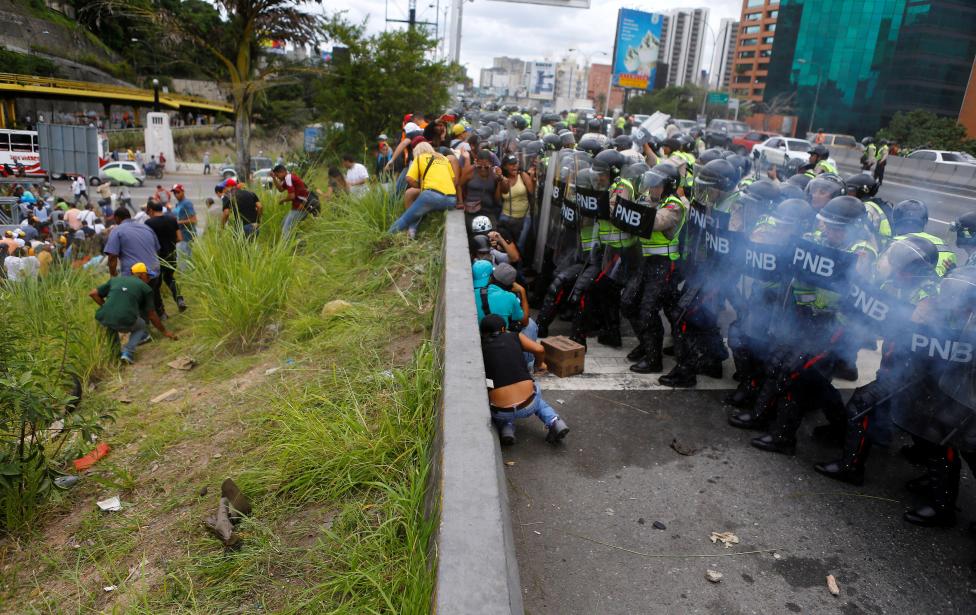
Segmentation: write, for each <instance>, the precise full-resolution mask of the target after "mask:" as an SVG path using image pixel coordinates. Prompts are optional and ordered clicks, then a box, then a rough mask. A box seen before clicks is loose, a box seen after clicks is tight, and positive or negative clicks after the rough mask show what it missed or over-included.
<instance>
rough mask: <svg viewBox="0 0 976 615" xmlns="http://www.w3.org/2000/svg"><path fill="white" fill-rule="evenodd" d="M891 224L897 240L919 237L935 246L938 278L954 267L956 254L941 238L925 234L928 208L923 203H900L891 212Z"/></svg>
mask: <svg viewBox="0 0 976 615" xmlns="http://www.w3.org/2000/svg"><path fill="white" fill-rule="evenodd" d="M891 222H892V225H891V226H892V231H893V232H894V234H895V235H896V238H897V239H900V238H902V237H919V238H921V239H924V240H925V241H928V242H929V243H931V244H932V245H933V246H935V249H936V250H938V251H939V264H938V265H937V266H936V272H937V273H938V274H939V276H940V277H941V276H944V275H945V274H946V273H947V272H948V271H949V270H950V269H952V268H953V267H955V266H956V253H955V252H953V250H952V248H950V247H949V246H948V245H947V244H946V242H945V241H944V240H943V239H942V238H941V237H937V236H935V235H933V234H931V233H926V232H925V225H926V224H928V223H929V208H928V207H927V206H926V205H925V203H923V202H922V201H919V200H917V199H908V200H905V201H901V202H900V203H898V204H896V205H895V207H894V209H892V211H891Z"/></svg>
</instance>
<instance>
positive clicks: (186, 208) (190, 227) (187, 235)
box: [172, 184, 197, 256]
mask: <svg viewBox="0 0 976 615" xmlns="http://www.w3.org/2000/svg"><path fill="white" fill-rule="evenodd" d="M172 190H173V195H174V196H175V197H176V206H175V207H173V215H174V216H176V221H177V222H178V223H179V225H180V234H181V236H182V240H181V241H180V242H179V244H177V246H176V247H177V248H178V249H179V250H180V251H181V252H182V253H183V254H185V255H186V256H189V255H190V245H191V243H192V242H193V238H194V237H196V234H197V212H196V210H195V209H194V208H193V201H191V200H190V199H188V198H187V196H186V189H185V188H184V187H183V184H175V185H174V186H173V188H172Z"/></svg>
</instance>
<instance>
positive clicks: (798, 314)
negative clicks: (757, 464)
mask: <svg viewBox="0 0 976 615" xmlns="http://www.w3.org/2000/svg"><path fill="white" fill-rule="evenodd" d="M811 183H813V182H811ZM866 215H867V212H866V211H865V209H864V205H863V204H862V203H861V202H860V201H858V200H857V199H856V198H854V197H850V196H846V195H845V196H839V197H836V198H834V199H832V200H831V201H830V202H829V203H827V205H826V206H824V207H823V208H822V209H821V210H820V211H819V212H818V213H817V220H818V222H819V224H820V231H819V232H818V233H814V234H810V235H808V236H806V237H805V239H807V241H808V243H807V244H803V250H804V251H805V252H806V253H810V254H814V253H817V252H818V251H819V250H821V248H820V246H823V247H824V248H826V249H827V251H828V253H829V254H831V258H832V260H834V261H835V262H834V266H833V267H832V268H831V270H830V276H829V277H828V276H827V275H825V273H826V272H821V271H811V270H810V269H809V268H807V267H811V268H815V267H814V264H813V263H814V262H815V260H819V259H812V258H811V259H809V260H807V259H803V260H802V261H801V264H802V265H803V266H804V269H802V270H801V271H800V272H799V273H798V274H797V275H798V276H801V275H802V276H803V277H795V278H794V280H793V282H792V284H791V285H790V292H789V296H790V297H791V298H792V302H791V303H792V305H791V306H789V309H788V311H787V312H786V313H785V314H783V315H782V317H780V318H778V321H779V322H778V325H779V326H778V330H777V331H778V332H777V333H776V334H775V335H776V342H775V343H776V346H777V348H776V350H774V351H773V353H774V354H773V356H772V357H771V358H770V360H769V362H768V365H767V370H768V375H767V378H766V381H765V382H764V384H763V388H762V390H761V391H760V393H759V396H758V399H757V400H756V403H755V406H754V408H753V412H752V417H751V418H750V419H747V420H744V421H739V422H736V423H734V424H735V426H737V427H744V428H755V427H760V426H761V425H762V424H764V423H766V422H767V421H769V419H770V413H771V412H772V411H775V418H774V419H773V420H772V421H771V423H770V428H769V431H768V432H767V433H766V434H763V435H761V436H759V437H757V438H753V440H752V442H751V443H752V445H753V446H754V447H756V448H759V449H761V450H766V451H771V452H778V453H786V454H791V455H792V454H793V452H794V450H795V448H796V430H797V429H798V428H799V426H800V423H801V421H802V420H803V415H804V413H805V412H806V411H807V410H811V409H814V408H818V407H819V408H821V409H822V410H823V411H824V414H825V415H826V416H827V419H828V421H829V422H830V423H831V424H833V425H840V424H841V423H842V422H843V420H844V408H843V403H842V400H841V397H840V393H839V392H838V391H837V389H836V388H834V386H833V384H831V381H830V379H831V376H832V374H833V371H834V367H835V364H836V362H837V359H838V352H839V351H840V350H842V344H843V343H844V342H845V340H844V338H843V337H842V336H838V335H835V334H836V333H837V330H838V322H839V321H838V311H839V309H840V299H841V294H840V293H841V292H843V291H844V290H846V288H845V287H844V284H846V283H847V277H846V276H847V274H848V269H849V268H850V269H853V270H854V271H856V272H858V273H860V274H861V275H863V276H865V277H867V276H868V275H870V272H871V271H872V269H873V267H874V262H875V260H876V259H877V252H876V251H875V250H874V247H873V246H872V245H871V243H869V242H868V241H867V238H866V236H865V235H866V231H865V230H864V226H863V219H864V217H865V216H866ZM843 252H848V253H851V255H852V256H851V257H850V259H849V263H848V266H847V267H844V266H843V264H842V263H841V262H840V259H841V258H842V257H843V255H842V253H843ZM813 280H816V281H815V282H814V281H813Z"/></svg>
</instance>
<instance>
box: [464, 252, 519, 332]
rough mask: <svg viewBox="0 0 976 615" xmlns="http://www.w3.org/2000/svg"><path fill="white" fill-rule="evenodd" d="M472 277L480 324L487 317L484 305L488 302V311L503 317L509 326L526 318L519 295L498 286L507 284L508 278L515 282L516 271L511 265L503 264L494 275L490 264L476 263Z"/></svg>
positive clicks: (496, 269)
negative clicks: (498, 284)
mask: <svg viewBox="0 0 976 615" xmlns="http://www.w3.org/2000/svg"><path fill="white" fill-rule="evenodd" d="M509 270H510V271H509ZM471 275H472V277H473V278H474V305H475V309H477V310H478V322H479V323H480V322H481V320H482V319H483V318H484V317H485V310H484V304H485V303H486V302H487V304H488V311H489V312H491V313H492V314H497V315H498V316H501V317H502V318H503V319H505V322H507V323H509V325H511V323H513V322H515V321H521V320H523V319H524V318H525V312H524V311H523V310H522V302H521V301H520V300H519V298H518V295H516V294H515V293H513V292H511V291H507V290H505V289H503V288H502V287H500V286H497V285H496V284H497V283H502V284H505V283H507V282H508V278H511V281H512V282H514V281H515V269H514V268H512V266H511V265H509V264H507V263H502V264H501V265H498V267H495V269H494V273H493V272H492V266H491V263H490V262H488V261H475V262H474V264H473V265H472V266H471ZM492 282H494V283H492ZM482 291H484V292H482Z"/></svg>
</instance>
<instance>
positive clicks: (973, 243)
mask: <svg viewBox="0 0 976 615" xmlns="http://www.w3.org/2000/svg"><path fill="white" fill-rule="evenodd" d="M949 230H950V231H951V232H953V233H955V234H956V246H958V247H960V248H962V249H963V250H965V251H966V254H968V257H967V259H966V265H967V266H969V265H976V212H970V213H968V214H963V215H961V216H959V219H957V220H956V221H955V222H953V223H952V225H951V226H950V227H949Z"/></svg>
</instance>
